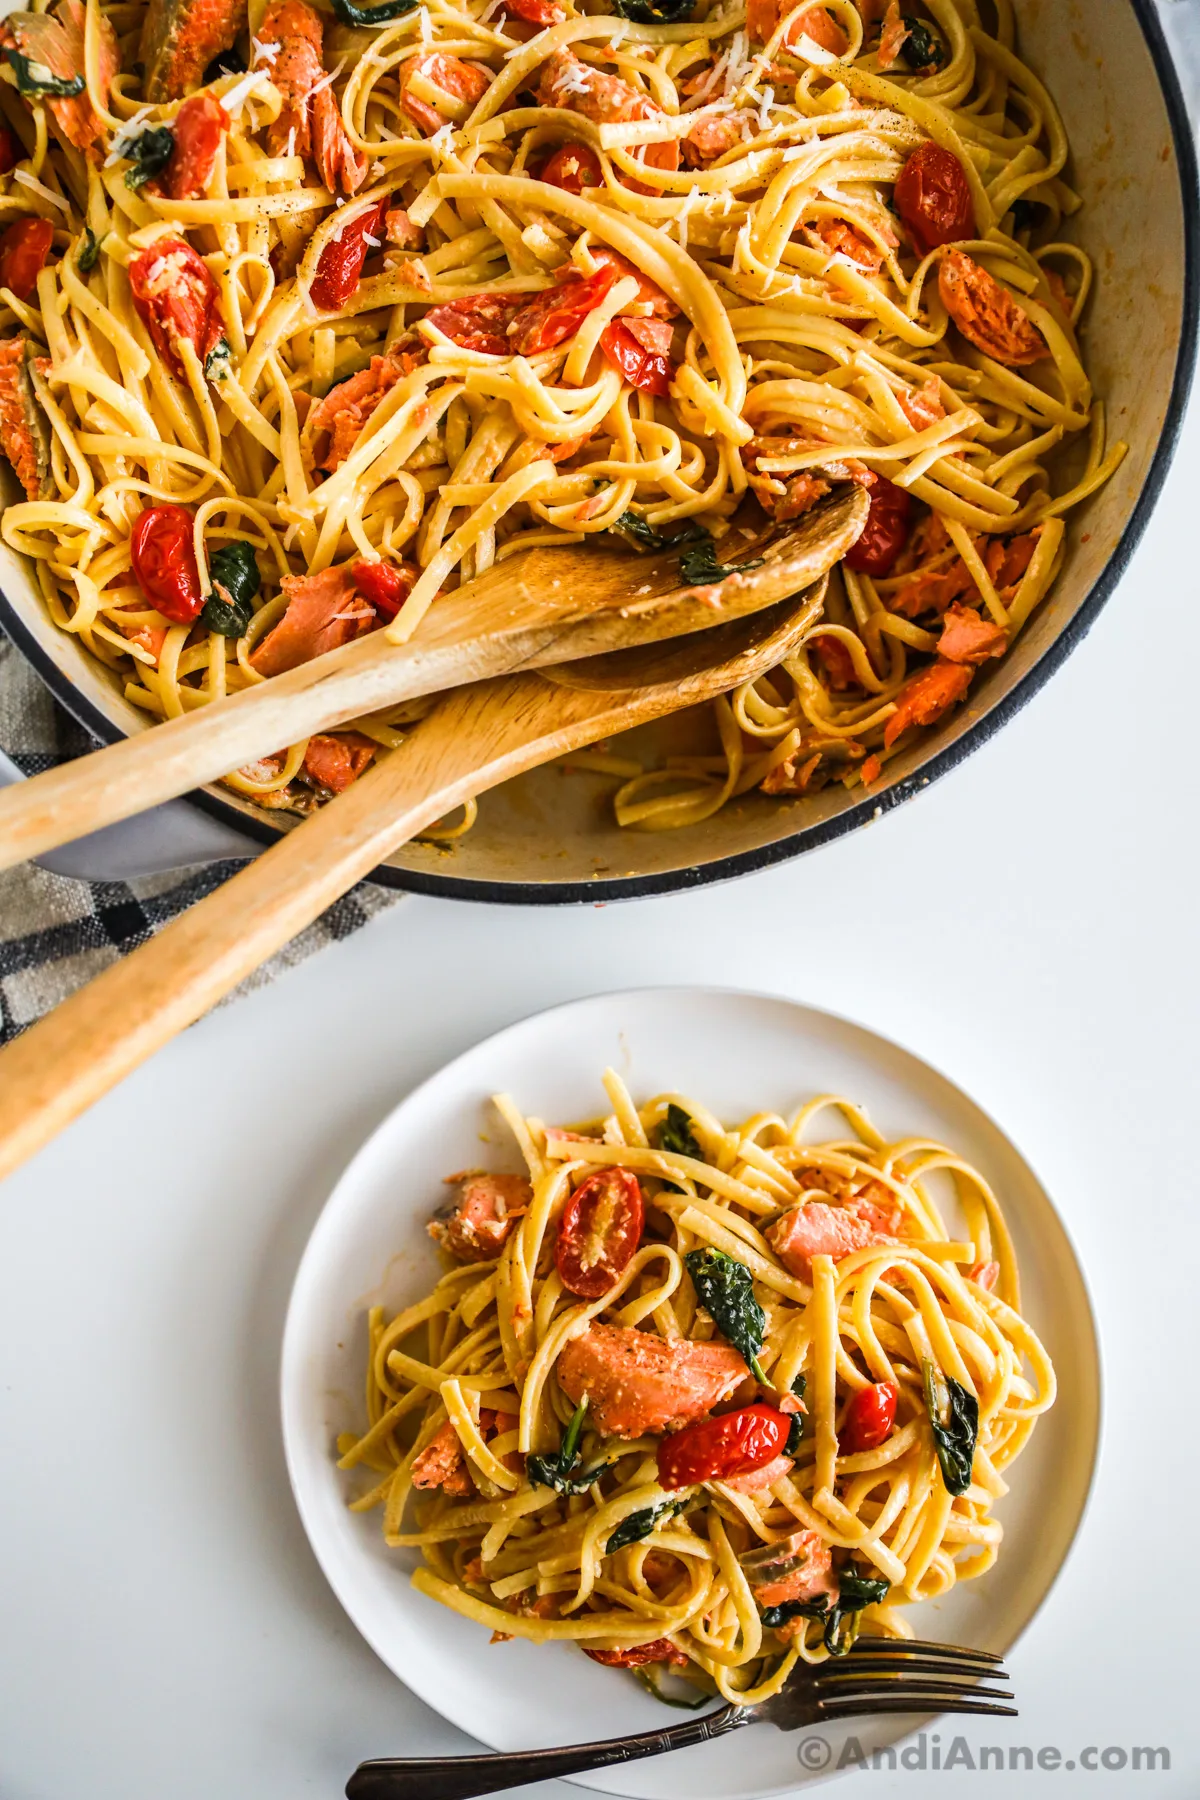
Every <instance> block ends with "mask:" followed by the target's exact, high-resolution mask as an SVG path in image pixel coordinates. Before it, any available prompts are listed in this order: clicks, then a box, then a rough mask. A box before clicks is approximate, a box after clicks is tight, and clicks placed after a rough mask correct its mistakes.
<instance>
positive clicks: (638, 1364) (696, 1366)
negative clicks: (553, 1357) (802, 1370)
mask: <svg viewBox="0 0 1200 1800" xmlns="http://www.w3.org/2000/svg"><path fill="white" fill-rule="evenodd" d="M749 1373H750V1371H749V1369H748V1368H747V1367H746V1364H745V1363H744V1362H743V1361H742V1358H741V1357H740V1356H739V1355H738V1353H737V1351H736V1350H734V1349H732V1348H731V1347H730V1346H729V1345H728V1344H690V1343H688V1342H687V1341H686V1340H685V1339H682V1338H679V1339H675V1340H674V1341H672V1342H670V1343H668V1342H667V1340H666V1338H660V1337H655V1336H654V1334H653V1333H652V1332H649V1331H635V1330H633V1329H632V1328H631V1327H629V1326H625V1325H593V1326H591V1327H590V1329H589V1330H587V1331H586V1332H585V1333H584V1334H583V1336H582V1337H578V1338H573V1339H572V1340H571V1341H570V1343H568V1344H567V1345H566V1347H565V1348H564V1350H563V1352H562V1355H561V1356H560V1357H559V1359H558V1379H559V1383H560V1385H561V1387H562V1390H563V1392H564V1393H565V1394H567V1395H568V1396H569V1398H570V1399H572V1400H573V1401H574V1402H575V1403H576V1405H578V1404H579V1402H580V1401H581V1400H582V1399H583V1396H584V1395H585V1394H586V1395H587V1397H588V1403H589V1405H590V1408H591V1417H592V1420H593V1423H594V1424H595V1426H596V1428H597V1430H598V1431H600V1432H601V1433H602V1435H603V1436H605V1437H619V1438H637V1437H642V1436H643V1435H644V1434H645V1433H646V1432H663V1431H678V1430H680V1429H681V1427H682V1426H684V1425H689V1424H690V1423H691V1422H692V1420H693V1419H702V1418H704V1416H705V1415H706V1414H707V1413H710V1412H711V1411H712V1409H713V1407H714V1406H717V1405H719V1404H720V1402H721V1401H722V1400H727V1399H728V1398H729V1396H730V1395H731V1394H732V1393H733V1391H734V1389H735V1388H736V1387H738V1386H739V1385H740V1383H741V1382H743V1381H745V1380H746V1378H747V1376H748V1375H749Z"/></svg>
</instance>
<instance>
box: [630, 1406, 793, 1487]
mask: <svg viewBox="0 0 1200 1800" xmlns="http://www.w3.org/2000/svg"><path fill="white" fill-rule="evenodd" d="M791 1428H792V1421H791V1419H790V1418H789V1417H788V1416H787V1414H786V1413H781V1412H779V1411H778V1410H777V1409H776V1408H775V1407H773V1406H768V1405H767V1403H766V1401H765V1400H756V1401H754V1403H753V1404H752V1405H750V1406H739V1407H738V1409H737V1411H736V1412H727V1413H718V1415H717V1416H716V1418H713V1419H701V1420H700V1422H699V1424H696V1425H685V1426H684V1428H683V1430H682V1431H676V1432H675V1433H674V1434H673V1435H672V1436H671V1437H666V1438H664V1439H663V1441H662V1443H661V1444H660V1445H659V1446H658V1479H659V1482H660V1483H661V1485H662V1486H663V1487H665V1488H681V1487H691V1486H692V1485H693V1483H695V1482H698V1481H725V1480H727V1479H728V1478H729V1477H730V1476H731V1475H749V1474H750V1472H751V1470H752V1469H762V1468H765V1467H766V1465H767V1464H768V1463H769V1462H774V1460H775V1458H776V1457H777V1456H779V1455H781V1454H782V1451H783V1447H784V1445H785V1444H786V1443H787V1440H788V1434H789V1432H790V1431H791Z"/></svg>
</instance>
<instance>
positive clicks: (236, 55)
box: [204, 45, 246, 87]
mask: <svg viewBox="0 0 1200 1800" xmlns="http://www.w3.org/2000/svg"><path fill="white" fill-rule="evenodd" d="M245 73H246V59H245V57H244V56H243V55H242V53H241V51H240V50H239V49H238V48H237V46H236V45H233V46H232V47H231V48H230V49H228V50H219V51H218V52H217V54H216V55H215V56H214V57H213V59H212V61H211V62H210V63H209V65H208V67H207V69H205V71H204V85H205V86H206V87H207V86H208V83H209V82H210V81H220V79H221V77H222V75H244V74H245Z"/></svg>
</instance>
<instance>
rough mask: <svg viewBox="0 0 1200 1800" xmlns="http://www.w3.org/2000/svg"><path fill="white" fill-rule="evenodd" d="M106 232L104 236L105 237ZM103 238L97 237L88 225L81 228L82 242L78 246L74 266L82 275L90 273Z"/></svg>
mask: <svg viewBox="0 0 1200 1800" xmlns="http://www.w3.org/2000/svg"><path fill="white" fill-rule="evenodd" d="M107 235H108V234H107V232H106V233H105V237H107ZM103 242H104V238H102V237H97V236H96V234H95V232H94V231H93V230H92V228H91V226H90V225H85V226H84V228H83V243H82V244H81V245H80V246H79V254H78V256H77V257H76V258H75V266H76V268H77V269H79V270H80V272H81V273H82V274H84V275H90V274H91V272H92V270H93V269H94V268H95V266H96V264H97V263H98V262H99V260H100V246H101V244H102V243H103Z"/></svg>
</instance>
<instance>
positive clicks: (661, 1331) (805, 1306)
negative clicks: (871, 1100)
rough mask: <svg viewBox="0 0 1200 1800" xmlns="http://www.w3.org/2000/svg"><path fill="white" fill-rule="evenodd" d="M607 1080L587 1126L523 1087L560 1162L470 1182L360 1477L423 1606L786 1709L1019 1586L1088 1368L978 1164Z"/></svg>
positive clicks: (383, 1328) (383, 1342)
mask: <svg viewBox="0 0 1200 1800" xmlns="http://www.w3.org/2000/svg"><path fill="white" fill-rule="evenodd" d="M604 1082H605V1087H606V1089H607V1093H608V1097H609V1102H610V1105H611V1108H612V1110H611V1112H610V1114H609V1116H608V1117H607V1118H605V1119H604V1120H603V1121H601V1122H599V1123H597V1124H594V1125H591V1126H584V1127H581V1128H579V1129H578V1130H576V1131H571V1130H563V1129H561V1128H547V1126H546V1125H545V1124H544V1123H543V1122H542V1121H541V1120H540V1119H537V1118H528V1117H524V1116H523V1115H522V1114H521V1113H520V1112H519V1111H518V1110H517V1108H516V1107H515V1105H514V1104H513V1102H512V1101H511V1100H509V1099H507V1098H506V1097H504V1096H501V1097H500V1099H499V1100H498V1101H497V1105H498V1107H499V1109H500V1112H501V1114H502V1116H503V1117H504V1119H505V1120H506V1121H507V1123H508V1124H509V1126H510V1127H511V1129H512V1132H513V1136H514V1139H515V1142H516V1145H517V1146H518V1149H519V1153H520V1155H521V1156H522V1158H523V1160H524V1163H525V1167H526V1171H527V1173H526V1175H525V1176H524V1177H520V1176H515V1175H508V1176H485V1175H480V1174H478V1173H471V1172H467V1173H466V1174H464V1175H459V1176H455V1177H452V1178H450V1179H452V1180H453V1181H454V1183H455V1184H456V1198H455V1199H454V1200H452V1201H451V1202H450V1203H449V1206H448V1207H447V1208H445V1209H443V1210H442V1212H441V1213H439V1215H438V1216H437V1217H436V1218H435V1221H434V1223H433V1225H432V1226H431V1230H433V1232H434V1234H435V1235H436V1236H437V1237H438V1239H439V1242H440V1243H441V1245H442V1246H443V1248H444V1250H445V1251H446V1252H448V1253H449V1261H448V1266H447V1269H446V1273H445V1274H443V1275H442V1277H441V1278H440V1280H438V1281H437V1282H436V1284H435V1285H434V1286H433V1287H432V1289H431V1290H430V1291H429V1292H428V1293H427V1294H426V1295H424V1297H422V1298H420V1299H418V1300H417V1301H415V1302H414V1303H413V1304H411V1305H409V1306H406V1307H405V1308H404V1309H403V1310H402V1311H401V1312H399V1313H397V1314H396V1315H395V1316H394V1317H391V1318H389V1317H388V1316H387V1314H386V1311H385V1310H384V1309H383V1308H381V1307H375V1308H373V1309H372V1310H371V1312H370V1315H369V1319H368V1337H369V1345H368V1351H367V1359H366V1424H365V1429H364V1430H363V1431H362V1432H360V1433H346V1434H344V1435H343V1436H342V1437H340V1438H339V1440H338V1452H339V1456H340V1463H339V1466H340V1467H341V1468H342V1469H344V1470H346V1471H347V1472H348V1480H349V1484H350V1491H349V1493H348V1501H349V1504H350V1505H351V1506H352V1508H353V1509H354V1510H356V1511H359V1512H370V1511H375V1512H377V1513H378V1515H379V1518H380V1523H381V1528H382V1531H383V1534H384V1537H385V1539H386V1542H387V1543H388V1545H390V1546H393V1547H395V1548H396V1549H402V1550H409V1551H418V1552H419V1553H420V1558H421V1560H420V1563H419V1565H418V1566H417V1568H416V1572H415V1573H414V1575H413V1582H414V1585H415V1586H416V1587H417V1589H418V1590H419V1591H420V1592H421V1593H422V1594H425V1595H427V1596H429V1597H431V1598H433V1599H435V1600H437V1601H439V1602H441V1603H442V1604H443V1605H445V1606H448V1607H450V1608H452V1609H453V1610H454V1611H455V1612H457V1613H459V1614H461V1615H463V1616H464V1617H466V1618H469V1619H471V1620H473V1621H475V1622H476V1623H477V1624H479V1625H480V1626H481V1627H486V1628H490V1629H491V1631H492V1632H493V1633H494V1634H495V1637H496V1638H497V1639H503V1638H506V1637H521V1638H525V1639H529V1640H531V1641H533V1642H537V1643H553V1642H567V1643H572V1644H575V1645H578V1646H580V1647H581V1648H582V1649H584V1650H586V1651H587V1652H589V1653H590V1654H594V1655H596V1657H597V1659H598V1660H601V1661H606V1662H610V1663H616V1664H618V1665H621V1666H627V1667H632V1668H635V1669H637V1670H638V1672H639V1673H640V1674H641V1675H642V1676H643V1677H644V1678H649V1679H651V1680H653V1681H655V1682H657V1681H658V1680H659V1678H660V1677H661V1676H662V1674H663V1673H664V1672H666V1671H669V1670H671V1669H674V1670H675V1671H676V1672H678V1673H681V1674H682V1675H683V1676H684V1677H685V1678H686V1679H687V1680H688V1681H690V1682H692V1683H693V1684H695V1685H696V1686H698V1687H699V1688H700V1689H701V1690H702V1692H704V1693H708V1694H720V1695H723V1696H724V1697H725V1698H727V1699H729V1700H736V1701H739V1702H742V1703H745V1704H754V1703H756V1702H757V1701H760V1700H762V1699H765V1698H766V1697H768V1696H769V1695H771V1694H774V1693H776V1692H777V1691H778V1690H779V1688H780V1687H781V1686H782V1684H783V1683H784V1682H785V1681H786V1679H787V1676H788V1673H789V1671H790V1670H791V1669H792V1668H793V1666H794V1665H795V1663H796V1662H797V1660H799V1659H803V1660H804V1661H807V1662H816V1661H819V1660H822V1659H823V1658H824V1657H826V1656H827V1655H829V1654H831V1653H840V1652H842V1651H844V1650H845V1649H846V1648H847V1647H848V1645H849V1643H850V1642H851V1641H852V1639H853V1636H854V1635H855V1633H856V1632H857V1630H858V1629H859V1628H860V1627H862V1628H865V1629H867V1630H869V1631H873V1632H882V1633H884V1634H892V1635H900V1636H911V1635H912V1632H911V1628H910V1627H909V1625H908V1624H907V1622H906V1620H905V1618H904V1612H903V1609H904V1608H905V1607H907V1606H908V1605H910V1604H912V1603H918V1602H920V1601H923V1600H928V1599H935V1598H939V1597H941V1596H944V1595H945V1594H947V1593H948V1592H949V1591H950V1589H951V1588H952V1587H953V1586H954V1585H955V1584H956V1582H958V1581H962V1580H973V1579H976V1578H978V1577H979V1576H981V1575H984V1574H985V1573H986V1572H987V1571H988V1570H989V1569H990V1568H991V1567H992V1565H993V1564H994V1563H995V1561H996V1558H997V1556H998V1555H999V1552H1000V1546H1001V1542H1002V1538H1003V1528H1002V1525H1001V1522H1000V1520H999V1519H997V1518H996V1517H995V1516H994V1510H993V1509H994V1507H995V1504H996V1502H997V1501H998V1500H999V1499H1001V1498H1002V1497H1003V1495H1004V1494H1005V1493H1006V1492H1007V1491H1008V1478H1009V1468H1010V1466H1011V1464H1012V1463H1013V1461H1014V1460H1015V1458H1016V1457H1017V1456H1018V1455H1019V1454H1020V1452H1021V1450H1022V1449H1023V1448H1024V1447H1025V1445H1026V1443H1027V1442H1028V1440H1029V1436H1030V1433H1031V1432H1032V1430H1033V1428H1034V1425H1035V1423H1036V1421H1037V1418H1038V1416H1039V1415H1040V1414H1041V1413H1043V1412H1044V1411H1045V1410H1046V1409H1047V1408H1048V1407H1049V1406H1050V1405H1051V1404H1052V1403H1053V1400H1054V1393H1055V1378H1054V1370H1053V1367H1052V1365H1051V1362H1050V1359H1049V1357H1048V1356H1047V1354H1046V1351H1045V1350H1044V1348H1043V1346H1042V1345H1041V1343H1040V1342H1039V1340H1038V1338H1037V1336H1036V1335H1035V1333H1034V1331H1033V1329H1032V1328H1031V1326H1030V1325H1029V1324H1028V1323H1027V1321H1026V1320H1025V1319H1024V1318H1023V1316H1022V1313H1021V1307H1020V1282H1019V1273H1018V1269H1017V1263H1016V1258H1015V1254H1014V1250H1013V1245H1012V1240H1011V1238H1010V1235H1009V1232H1008V1229H1007V1227H1006V1225H1005V1222H1004V1216H1003V1212H1002V1209H1001V1205H1000V1201H999V1199H998V1198H997V1196H996V1195H995V1194H994V1193H993V1191H992V1189H991V1188H990V1187H989V1185H988V1183H987V1181H986V1180H985V1179H984V1177H983V1175H982V1174H980V1172H979V1171H978V1170H976V1169H974V1168H972V1167H971V1166H970V1164H969V1163H967V1162H965V1161H964V1160H963V1159H962V1158H961V1157H960V1156H958V1155H957V1154H956V1153H955V1152H954V1150H953V1149H951V1148H948V1147H946V1146H944V1145H941V1144H937V1143H934V1142H931V1141H929V1140H928V1139H925V1138H923V1137H910V1138H901V1139H899V1140H897V1141H894V1142H888V1141H886V1140H885V1138H884V1137H883V1136H882V1135H881V1134H880V1132H879V1131H877V1130H876V1129H875V1127H874V1126H873V1125H872V1123H871V1121H870V1120H869V1119H868V1118H867V1116H866V1115H865V1113H864V1112H863V1111H862V1110H861V1108H859V1107H856V1106H855V1105H853V1104H852V1103H851V1102H850V1101H849V1100H846V1099H844V1098H841V1097H839V1096H836V1095H821V1096H819V1097H817V1098H815V1099H813V1100H811V1101H809V1102H808V1103H807V1104H805V1105H804V1106H802V1107H801V1108H800V1109H799V1110H798V1111H797V1112H796V1114H795V1115H794V1117H792V1118H791V1119H785V1118H783V1117H781V1116H779V1115H778V1114H775V1113H770V1112H760V1113H757V1114H755V1115H754V1116H753V1117H751V1118H749V1119H747V1120H745V1121H744V1122H742V1123H740V1124H736V1125H726V1124H724V1123H722V1122H721V1121H720V1120H719V1119H718V1118H716V1117H715V1116H714V1114H713V1113H712V1112H710V1111H709V1110H708V1109H707V1108H706V1107H705V1106H704V1105H703V1104H702V1103H700V1102H699V1101H697V1100H695V1099H693V1098H691V1097H690V1096H687V1095H683V1094H660V1095H657V1096H656V1097H654V1098H653V1099H651V1100H649V1101H647V1102H646V1103H645V1104H644V1105H641V1106H638V1105H637V1104H636V1103H635V1101H634V1100H633V1098H632V1097H631V1095H630V1094H629V1092H628V1090H627V1089H626V1088H625V1086H624V1084H623V1083H622V1082H621V1080H620V1078H619V1077H618V1076H617V1075H615V1074H614V1073H613V1072H612V1071H611V1070H610V1071H609V1072H608V1073H607V1074H606V1075H605V1077H604ZM635 1192H636V1193H637V1194H639V1195H640V1199H639V1200H638V1201H636V1202H635V1201H634V1200H633V1199H632V1198H631V1196H632V1195H633V1194H634V1193H635ZM589 1195H590V1196H591V1199H590V1200H589V1198H588V1196H589ZM947 1200H949V1201H950V1202H951V1203H952V1204H954V1205H955V1206H956V1208H957V1212H958V1215H959V1217H960V1219H961V1228H956V1231H957V1234H955V1233H954V1232H952V1228H951V1224H950V1223H948V1221H947V1219H946V1217H945V1216H944V1214H943V1210H942V1208H943V1205H944V1204H945V1203H946V1201H947ZM639 1207H643V1208H644V1216H643V1215H642V1214H641V1213H639V1212H638V1208H639ZM631 1208H632V1211H631V1210H630V1209H631ZM639 1219H640V1221H641V1222H640V1224H639V1223H638V1221H639ZM631 1220H632V1224H631ZM634 1225H637V1226H638V1229H637V1230H636V1231H635V1230H634V1229H633V1226H634ZM713 1268H716V1269H717V1270H718V1272H719V1275H720V1277H721V1280H720V1281H719V1282H718V1284H717V1287H716V1288H715V1289H714V1288H713V1287H711V1286H706V1285H705V1283H706V1279H708V1277H707V1276H706V1273H705V1271H710V1272H711V1270H712V1269H713ZM581 1289H582V1290H583V1292H582V1293H581V1292H580V1291H579V1290H581ZM739 1294H740V1296H741V1302H740V1304H741V1306H742V1312H741V1314H739V1313H738V1312H737V1311H736V1308H735V1310H734V1311H729V1310H728V1309H729V1307H730V1305H731V1304H732V1302H731V1298H730V1296H731V1295H732V1296H733V1297H734V1298H736V1297H737V1296H738V1295H739ZM747 1294H752V1298H753V1305H750V1306H749V1313H748V1314H747V1302H746V1296H747ZM710 1308H711V1310H709V1309H710ZM756 1309H757V1317H758V1320H759V1323H758V1325H757V1326H755V1325H754V1324H753V1317H752V1315H754V1313H755V1310H756ZM746 1316H751V1328H750V1338H749V1340H747V1338H746V1337H745V1335H744V1329H743V1328H744V1319H745V1317H746ZM739 1318H741V1319H742V1320H743V1327H740V1326H739V1323H738V1321H739ZM718 1327H720V1329H719V1328H718ZM722 1331H724V1333H725V1334H726V1335H722ZM756 1337H757V1353H756V1354H755V1341H754V1340H755V1338H756ZM733 1339H737V1342H736V1344H735V1343H734V1342H733V1341H732V1340H733ZM889 1395H890V1399H889ZM889 1408H890V1410H889ZM972 1419H973V1420H974V1425H973V1426H972V1425H971V1420H972ZM948 1422H949V1426H948ZM964 1422H965V1423H964ZM751 1428H753V1429H751ZM754 1430H758V1431H760V1432H761V1431H765V1432H766V1434H767V1438H768V1440H770V1438H771V1434H772V1433H774V1441H773V1442H772V1441H767V1442H765V1444H764V1443H759V1442H758V1440H757V1439H755V1438H754V1436H753V1431H754ZM747 1431H749V1432H750V1435H749V1436H747V1435H746V1433H747ZM964 1431H965V1436H964V1435H963V1432H964ZM956 1432H957V1437H956ZM784 1433H786V1445H785V1442H784V1438H783V1436H782V1434H784ZM747 1445H749V1446H750V1448H749V1450H747V1448H746V1446H747ZM714 1447H715V1448H714Z"/></svg>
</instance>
